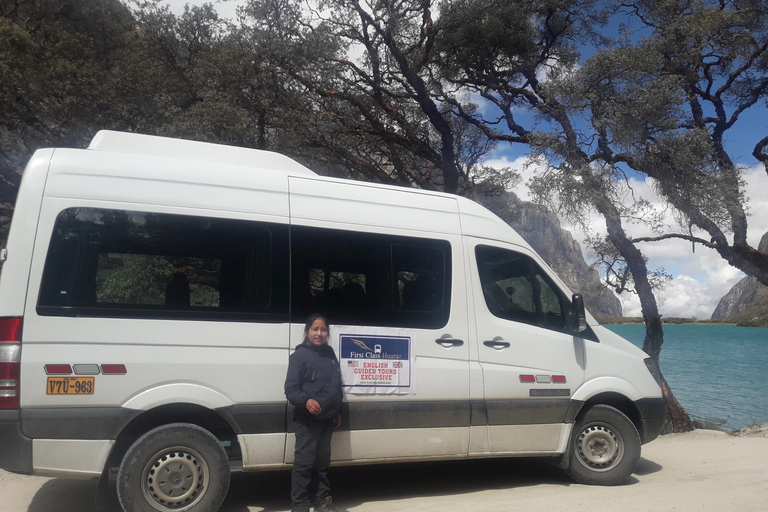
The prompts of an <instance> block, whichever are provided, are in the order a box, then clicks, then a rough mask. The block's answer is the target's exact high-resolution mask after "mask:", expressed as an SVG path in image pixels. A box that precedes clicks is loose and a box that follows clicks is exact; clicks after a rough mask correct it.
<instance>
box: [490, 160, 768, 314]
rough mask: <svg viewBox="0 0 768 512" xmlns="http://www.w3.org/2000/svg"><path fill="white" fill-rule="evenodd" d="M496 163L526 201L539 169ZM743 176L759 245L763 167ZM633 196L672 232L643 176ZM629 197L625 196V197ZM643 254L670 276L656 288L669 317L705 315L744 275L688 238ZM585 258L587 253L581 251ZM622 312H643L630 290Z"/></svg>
mask: <svg viewBox="0 0 768 512" xmlns="http://www.w3.org/2000/svg"><path fill="white" fill-rule="evenodd" d="M486 163H487V164H488V165H491V166H494V167H504V166H507V167H512V168H514V169H518V170H519V171H520V172H521V174H522V175H523V177H524V179H523V183H521V184H520V185H519V186H517V187H516V188H515V189H514V190H513V192H515V193H516V194H517V195H518V197H520V198H521V199H524V200H530V197H529V194H528V188H527V185H526V183H527V181H528V180H529V179H530V178H531V177H532V176H534V175H535V174H536V172H537V171H539V170H540V169H541V168H540V167H537V166H527V167H526V165H525V164H526V158H524V157H520V158H515V159H509V158H504V157H499V158H495V159H492V160H489V161H487V162H486ZM744 178H745V181H746V186H745V192H746V195H747V197H748V200H749V214H750V215H749V219H748V221H749V232H748V240H749V243H750V244H751V245H752V246H753V247H757V244H758V243H759V241H760V238H761V237H762V236H763V234H764V233H766V232H768V175H767V174H766V172H765V171H764V169H763V167H762V166H757V167H754V168H751V169H748V170H747V171H745V173H744ZM629 184H630V187H631V189H632V193H633V194H634V197H636V198H638V197H643V198H645V199H646V200H648V201H650V203H651V204H652V205H653V206H654V208H655V210H656V211H658V212H662V213H663V218H664V219H665V224H666V225H668V226H669V228H670V232H673V231H675V223H674V221H673V219H672V218H671V214H670V213H669V212H668V211H666V210H665V209H664V205H663V202H662V201H660V200H659V198H658V197H657V196H656V194H655V193H654V192H653V189H652V187H651V186H649V185H650V182H646V181H645V180H638V179H632V180H630V182H629ZM628 200H629V198H628ZM587 224H588V225H589V226H590V228H591V229H593V230H594V231H595V232H597V233H605V231H606V228H605V222H604V221H603V219H602V218H601V217H600V216H599V215H597V214H594V215H593V216H592V217H591V218H589V219H588V223H587ZM563 227H564V228H565V229H568V230H569V231H571V233H572V234H573V236H574V238H575V239H576V240H577V241H578V242H579V243H580V244H581V246H582V249H583V250H585V251H586V246H585V244H584V233H582V232H581V231H580V230H579V228H578V227H577V226H574V225H568V224H567V223H565V222H563ZM624 228H625V230H626V232H627V234H629V236H632V237H639V236H649V235H652V234H653V233H652V232H651V231H650V229H649V228H648V227H647V226H645V225H643V224H640V223H625V225H624ZM702 237H703V238H706V239H708V238H709V236H708V235H707V236H702ZM640 249H641V251H642V252H643V254H644V255H645V256H646V257H647V258H648V267H649V269H651V270H654V269H658V268H660V267H663V268H664V269H665V270H666V271H667V272H668V273H669V274H671V275H672V276H673V279H672V280H671V281H670V282H668V283H667V285H666V286H665V287H664V289H663V290H659V291H657V293H656V298H657V303H658V307H659V312H660V313H661V314H662V315H664V316H667V317H672V316H674V317H684V318H691V317H695V318H709V317H710V316H711V315H712V312H713V311H714V309H715V307H717V303H718V302H719V300H720V299H721V298H722V296H723V295H725V294H726V293H727V292H728V291H729V290H730V289H731V287H733V285H735V284H736V283H737V282H738V281H739V280H740V279H741V278H742V277H743V276H744V275H743V274H742V273H741V272H740V271H739V270H738V269H736V268H734V267H732V266H730V265H729V264H728V263H727V262H726V261H725V260H723V259H722V258H721V257H720V255H719V254H717V252H715V251H714V250H712V249H708V248H706V247H702V246H700V245H697V246H696V247H695V250H694V249H693V248H692V246H691V244H690V243H689V242H686V241H683V240H665V241H661V242H653V243H643V244H641V245H640ZM585 258H587V260H588V261H589V255H588V254H585ZM619 300H620V301H621V303H622V308H623V312H624V315H625V316H641V312H640V302H639V300H638V299H637V296H636V295H634V294H628V293H625V294H622V295H621V296H619Z"/></svg>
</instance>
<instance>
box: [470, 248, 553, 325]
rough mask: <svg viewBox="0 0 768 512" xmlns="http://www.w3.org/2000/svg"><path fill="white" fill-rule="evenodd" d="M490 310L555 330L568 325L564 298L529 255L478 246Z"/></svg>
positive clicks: (485, 292) (508, 317) (481, 281)
mask: <svg viewBox="0 0 768 512" xmlns="http://www.w3.org/2000/svg"><path fill="white" fill-rule="evenodd" d="M475 255H476V257H477V265H478V272H479V274H480V283H481V285H482V288H483V295H484V297H485V304H486V305H487V307H488V310H489V311H490V312H491V313H492V314H493V315H494V316H497V317H499V318H503V319H505V320H512V321H515V322H523V323H526V324H532V325H539V326H543V327H547V328H550V329H555V330H562V329H563V328H564V327H565V318H564V315H563V311H564V309H563V304H564V302H563V297H562V294H561V293H560V292H559V291H558V289H557V287H556V286H555V285H554V283H552V281H551V280H550V278H549V276H547V275H546V274H545V273H544V272H543V271H542V270H541V268H540V267H539V266H538V265H537V264H536V262H534V261H533V260H532V259H531V258H529V257H528V256H525V255H523V254H519V253H516V252H513V251H508V250H506V249H501V248H498V247H490V246H487V245H478V246H477V247H476V248H475Z"/></svg>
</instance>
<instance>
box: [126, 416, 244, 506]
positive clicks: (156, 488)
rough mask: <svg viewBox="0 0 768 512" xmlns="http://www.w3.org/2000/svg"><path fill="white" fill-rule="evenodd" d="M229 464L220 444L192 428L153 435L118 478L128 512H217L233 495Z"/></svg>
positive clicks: (177, 426)
mask: <svg viewBox="0 0 768 512" xmlns="http://www.w3.org/2000/svg"><path fill="white" fill-rule="evenodd" d="M229 478H230V469H229V460H228V458H227V454H226V452H225V451H224V448H223V447H222V446H221V443H219V441H218V439H216V437H214V436H213V434H211V433H210V432H208V431H207V430H205V429H203V428H200V427H198V426H197V425H192V424H189V423H173V424H170V425H163V426H162V427H158V428H156V429H154V430H150V431H149V432H147V433H146V434H144V435H143V436H142V437H140V438H139V439H138V440H137V441H136V442H135V443H133V445H132V446H131V447H130V448H129V449H128V452H127V453H126V454H125V457H124V458H123V461H122V463H121V464H120V470H119V471H118V473H117V496H118V499H119V500H120V506H121V507H122V508H123V510H124V511H125V512H169V511H174V512H179V511H194V512H216V511H217V510H218V509H219V507H220V506H221V503H222V501H224V498H225V496H226V495H227V491H228V490H229Z"/></svg>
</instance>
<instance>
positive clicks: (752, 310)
mask: <svg viewBox="0 0 768 512" xmlns="http://www.w3.org/2000/svg"><path fill="white" fill-rule="evenodd" d="M757 249H758V250H759V251H760V252H768V233H765V234H764V235H763V238H761V239H760V244H759V245H758V246H757ZM712 319H713V320H729V321H732V322H736V323H739V324H744V325H762V326H766V325H768V286H764V285H762V284H760V283H759V282H758V280H757V279H756V278H754V277H750V276H747V277H745V278H743V279H742V280H741V281H739V282H738V283H736V285H735V286H734V287H733V288H731V289H730V291H729V292H728V293H726V294H725V295H724V296H723V298H722V299H720V302H719V303H718V304H717V307H716V308H715V311H714V312H713V313H712Z"/></svg>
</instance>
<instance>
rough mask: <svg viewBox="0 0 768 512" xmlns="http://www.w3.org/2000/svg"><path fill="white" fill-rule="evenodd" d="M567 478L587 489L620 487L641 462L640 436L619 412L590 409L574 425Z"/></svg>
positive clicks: (596, 408)
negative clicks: (605, 486)
mask: <svg viewBox="0 0 768 512" xmlns="http://www.w3.org/2000/svg"><path fill="white" fill-rule="evenodd" d="M569 457H570V460H569V461H568V474H569V475H570V476H571V477H572V478H573V479H574V480H576V481H577V482H579V483H582V484H587V485H619V484H621V483H623V482H624V481H625V480H626V479H627V478H629V476H630V475H631V474H632V472H633V471H635V468H637V463H638V462H639V461H640V436H639V435H638V433H637V429H636V428H635V425H634V424H633V423H632V422H631V421H630V420H629V418H627V417H626V416H625V415H624V414H623V413H622V412H621V411H619V410H618V409H615V408H613V407H610V406H608V405H596V406H594V407H591V408H590V409H589V410H588V411H587V412H586V413H585V414H584V415H583V416H582V417H581V419H580V420H579V421H578V422H577V423H576V425H575V427H574V429H573V435H572V436H571V445H570V448H569Z"/></svg>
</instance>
